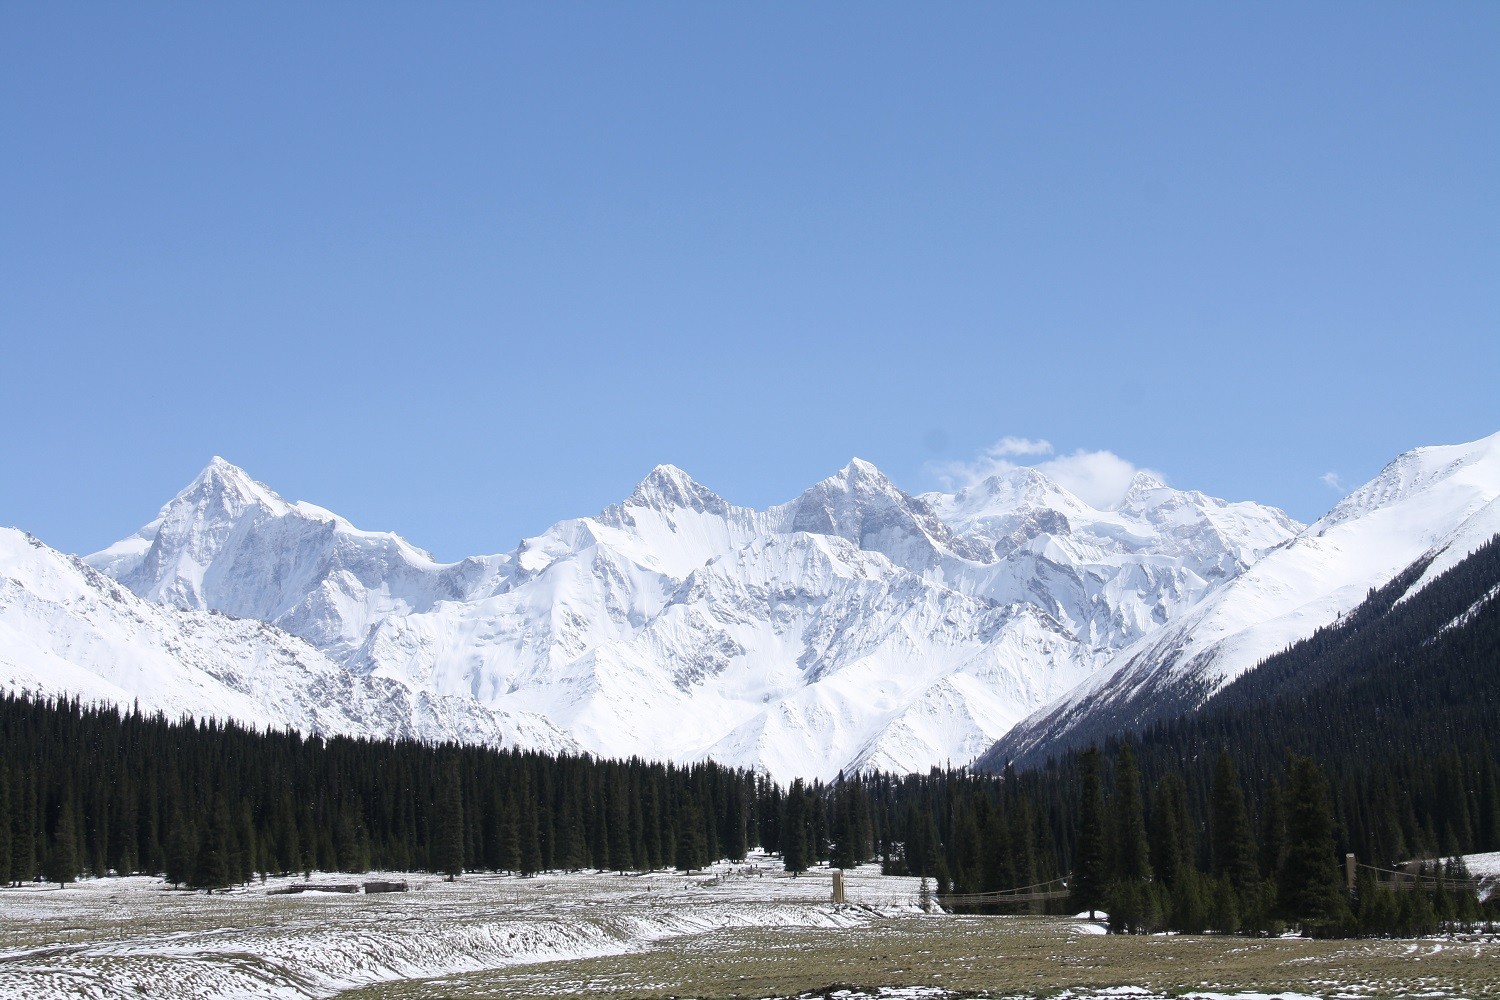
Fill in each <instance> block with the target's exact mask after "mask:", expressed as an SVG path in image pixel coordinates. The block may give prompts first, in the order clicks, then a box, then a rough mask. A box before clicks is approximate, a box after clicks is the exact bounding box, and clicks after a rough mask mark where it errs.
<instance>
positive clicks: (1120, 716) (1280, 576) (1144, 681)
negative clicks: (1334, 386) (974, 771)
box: [987, 434, 1500, 764]
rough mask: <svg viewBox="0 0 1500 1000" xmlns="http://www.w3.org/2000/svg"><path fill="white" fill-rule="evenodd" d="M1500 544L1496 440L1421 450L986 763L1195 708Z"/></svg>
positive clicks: (1033, 755) (1027, 725) (1049, 710)
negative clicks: (1402, 581)
mask: <svg viewBox="0 0 1500 1000" xmlns="http://www.w3.org/2000/svg"><path fill="white" fill-rule="evenodd" d="M1496 533H1500V434H1496V435H1493V436H1491V437H1488V438H1485V439H1483V440H1481V441H1476V442H1474V443H1472V444H1465V445H1453V446H1444V447H1433V448H1419V449H1417V450H1415V451H1411V452H1407V453H1406V454H1404V455H1402V456H1400V457H1399V458H1397V459H1396V460H1395V461H1394V462H1392V463H1391V464H1390V465H1388V466H1387V467H1386V468H1385V470H1384V471H1382V472H1381V473H1380V475H1378V476H1376V477H1375V478H1374V479H1372V480H1371V481H1370V482H1369V483H1366V484H1365V485H1364V486H1362V487H1360V488H1359V489H1358V490H1355V491H1354V492H1353V493H1352V494H1350V495H1349V496H1348V497H1347V498H1345V499H1344V500H1343V501H1342V502H1340V503H1339V504H1338V505H1337V506H1336V507H1334V508H1333V510H1331V511H1329V513H1328V514H1327V515H1326V516H1324V517H1323V518H1322V519H1320V520H1319V521H1317V522H1316V523H1314V524H1312V525H1310V526H1308V527H1307V528H1306V529H1305V530H1304V531H1302V532H1301V533H1300V534H1299V535H1297V537H1296V538H1295V539H1293V540H1292V541H1291V542H1289V543H1288V544H1286V545H1284V546H1282V547H1280V548H1278V549H1276V550H1275V551H1273V552H1271V553H1270V554H1268V555H1267V556H1266V557H1265V558H1264V559H1261V560H1260V561H1259V562H1257V563H1255V564H1254V565H1253V566H1252V567H1251V568H1250V569H1248V570H1247V571H1245V572H1244V573H1242V574H1240V575H1239V576H1238V577H1237V578H1236V579H1235V580H1234V581H1233V582H1231V583H1229V584H1228V585H1227V586H1225V587H1223V588H1221V589H1219V590H1218V591H1217V592H1215V593H1213V594H1211V595H1210V596H1208V597H1207V598H1206V599H1205V600H1203V601H1202V602H1201V603H1200V604H1199V605H1198V606H1196V607H1194V608H1192V609H1191V610H1189V611H1187V612H1186V613H1185V614H1183V615H1181V616H1180V617H1179V618H1178V619H1177V620H1176V621H1175V622H1173V623H1172V624H1171V625H1169V626H1168V627H1166V628H1164V629H1161V630H1159V631H1157V632H1155V633H1154V634H1151V635H1148V636H1146V637H1144V638H1142V639H1140V640H1137V641H1136V642H1135V643H1133V644H1132V645H1130V646H1128V647H1126V648H1125V649H1124V650H1123V651H1122V652H1121V653H1120V654H1119V655H1118V656H1117V657H1116V659H1115V661H1114V663H1113V664H1112V665H1111V666H1110V668H1109V669H1106V670H1103V671H1100V672H1099V673H1097V674H1095V675H1094V676H1092V677H1091V678H1089V679H1088V680H1087V681H1086V682H1085V683H1083V684H1082V685H1080V687H1079V688H1078V689H1076V690H1075V691H1072V692H1070V693H1069V694H1068V695H1066V696H1064V697H1063V698H1061V699H1059V701H1058V702H1056V703H1054V704H1053V705H1050V706H1047V707H1046V708H1044V709H1042V710H1041V711H1039V712H1037V713H1036V714H1034V715H1033V716H1032V717H1030V718H1028V719H1027V720H1026V721H1025V722H1024V723H1023V724H1021V725H1019V726H1017V727H1016V728H1015V729H1014V730H1013V731H1012V732H1011V733H1010V734H1008V735H1007V736H1006V737H1005V738H1004V739H1003V740H1002V741H1001V742H1000V744H999V746H997V747H996V749H995V751H994V753H993V754H991V755H990V756H989V757H988V758H987V759H988V761H989V762H990V763H994V764H1003V763H1004V762H1005V761H1007V760H1018V761H1025V760H1028V759H1030V760H1035V759H1038V758H1039V757H1042V756H1045V755H1046V754H1047V753H1050V752H1052V751H1054V750H1055V749H1057V748H1058V747H1060V746H1062V745H1063V744H1064V743H1074V742H1080V741H1087V740H1090V739H1098V738H1102V737H1103V736H1104V735H1106V734H1113V733H1116V732H1118V731H1120V730H1122V729H1124V728H1126V727H1130V726H1137V725H1140V724H1141V723H1143V722H1146V721H1149V720H1150V719H1152V718H1160V717H1163V716H1165V715H1167V714H1171V713H1175V712H1177V711H1181V710H1183V709H1188V708H1192V707H1194V706H1195V705H1197V704H1200V703H1201V702H1202V701H1203V700H1204V699H1205V698H1207V696H1208V695H1209V694H1211V693H1212V692H1213V691H1215V690H1217V689H1218V688H1219V687H1221V686H1223V685H1224V684H1225V683H1227V682H1228V681H1230V680H1232V679H1234V678H1235V677H1237V676H1239V675H1240V674H1242V673H1244V672H1245V671H1246V670H1249V669H1251V668H1252V667H1254V666H1255V665H1256V664H1258V663H1260V662H1261V661H1262V660H1264V659H1265V658H1266V657H1268V656H1270V655H1271V654H1273V653H1276V652H1278V651H1280V650H1282V649H1284V648H1286V647H1287V646H1288V645H1290V644H1292V643H1293V642H1295V641H1297V640H1299V639H1303V638H1306V637H1307V636H1310V635H1311V634H1312V633H1313V632H1314V631H1316V630H1317V629H1318V628H1320V627H1322V626H1324V625H1327V624H1330V623H1331V622H1333V621H1335V620H1336V619H1337V618H1338V617H1339V616H1340V615H1343V614H1345V613H1347V612H1349V611H1350V610H1352V609H1353V608H1354V607H1356V606H1357V605H1358V604H1359V603H1360V602H1361V601H1363V600H1364V599H1365V597H1366V596H1367V594H1368V593H1369V591H1370V590H1371V589H1373V588H1376V587H1380V586H1383V585H1385V584H1386V583H1389V582H1390V581H1391V580H1392V579H1393V578H1394V577H1395V576H1396V575H1397V574H1398V573H1399V572H1400V571H1402V570H1404V569H1406V568H1407V567H1408V566H1410V565H1411V564H1412V563H1413V562H1415V561H1416V560H1418V559H1419V558H1424V557H1427V556H1433V557H1434V558H1433V562H1432V564H1431V565H1430V566H1429V567H1428V569H1427V571H1426V573H1425V574H1424V575H1423V576H1422V577H1421V579H1419V580H1418V582H1417V583H1416V584H1415V585H1414V588H1413V592H1415V591H1416V590H1420V589H1421V588H1422V587H1424V586H1426V584H1427V582H1428V581H1430V580H1432V579H1434V578H1435V577H1436V576H1437V575H1438V574H1440V573H1442V572H1443V571H1444V570H1447V569H1449V568H1451V567H1452V566H1453V565H1454V564H1456V563H1457V562H1458V561H1460V560H1461V559H1463V558H1464V557H1465V556H1466V555H1468V554H1469V553H1471V552H1473V551H1474V550H1475V549H1476V548H1478V547H1479V546H1480V545H1482V544H1484V543H1485V542H1487V541H1489V540H1490V539H1491V538H1492V537H1494V536H1495V534H1496Z"/></svg>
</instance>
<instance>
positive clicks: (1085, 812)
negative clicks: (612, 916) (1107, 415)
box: [0, 542, 1500, 933]
mask: <svg viewBox="0 0 1500 1000" xmlns="http://www.w3.org/2000/svg"><path fill="white" fill-rule="evenodd" d="M1426 568H1427V566H1426V564H1425V563H1419V564H1417V565H1416V566H1413V567H1412V568H1411V569H1409V570H1408V571H1407V572H1406V573H1405V574H1403V575H1402V576H1400V577H1398V578H1397V579H1396V580H1395V581H1393V582H1392V584H1391V585H1389V586H1388V587H1385V588H1381V589H1379V590H1377V591H1374V592H1372V593H1371V594H1370V595H1369V598H1368V600H1367V601H1366V602H1365V603H1364V604H1363V605H1361V607H1360V608H1358V609H1356V610H1355V611H1354V612H1352V613H1351V614H1350V615H1347V616H1345V618H1344V619H1343V620H1341V621H1340V622H1338V623H1336V624H1335V625H1333V626H1330V627H1329V628H1327V629H1323V630H1320V631H1319V632H1318V633H1317V634H1315V635H1314V636H1313V637H1311V638H1310V639H1308V640H1306V641H1305V642H1302V643H1298V644H1296V645H1295V646H1293V647H1292V648H1290V649H1288V650H1287V651H1285V652H1283V653H1281V654H1279V655H1277V656H1275V657H1272V658H1271V659H1270V660H1268V661H1267V662H1266V663H1265V664H1262V665H1261V666H1260V667H1259V668H1258V669H1256V670H1254V671H1251V672H1250V673H1248V674H1246V675H1245V676H1244V677H1242V678H1240V679H1239V680H1238V681H1236V682H1235V683H1233V684H1231V685H1229V686H1228V687H1226V688H1225V689H1224V690H1223V691H1221V692H1219V693H1218V694H1217V695H1215V696H1214V697H1213V698H1211V699H1210V700H1209V701H1208V702H1207V704H1206V705H1205V706H1204V708H1203V709H1202V710H1200V711H1197V712H1194V713H1192V714H1189V715H1185V716H1183V717H1180V718H1178V719H1175V720H1170V721H1164V722H1158V723H1155V724H1153V725H1151V726H1149V727H1147V728H1146V729H1144V730H1142V731H1140V732H1138V733H1135V734H1132V735H1130V736H1128V737H1127V738H1120V739H1111V740H1108V741H1106V742H1105V744H1104V746H1103V747H1102V748H1098V747H1091V748H1089V749H1079V750H1074V751H1071V752H1068V753H1065V754H1062V755H1060V756H1058V757H1055V758H1053V759H1051V760H1049V761H1047V762H1046V764H1045V765H1044V766H1041V767H1036V768H1032V769H1029V770H1026V771H1021V772H1017V771H1016V770H1015V769H1014V768H1011V767H1006V768H1005V769H1004V770H1002V771H1000V772H999V773H973V772H970V771H967V770H959V771H937V770H934V771H932V772H930V773H929V774H926V775H891V774H868V775H848V776H845V775H840V776H839V778H838V780H836V781H834V782H832V783H828V784H824V783H822V782H818V781H803V780H800V779H799V780H796V781H793V782H792V783H791V784H790V786H789V787H786V788H782V787H781V786H780V785H778V784H776V783H775V782H773V781H771V780H769V779H768V778H767V777H765V776H764V775H755V774H751V773H749V772H746V771H743V770H736V769H732V768H726V767H723V766H720V765H717V764H714V763H710V762H704V763H699V764H693V765H688V766H678V765H673V764H661V763H653V762H647V761H643V760H640V759H630V760H602V759H597V758H594V757H592V756H590V755H586V754H585V755H566V754H565V755H559V756H549V755H546V754H541V753H537V752H532V751H520V750H514V749H511V750H500V749H494V748H486V747H475V746H459V745H454V744H439V745H432V744H424V743H419V742H414V741H385V740H367V739H351V738H343V737H338V738H329V739H324V738H320V737H316V736H311V737H308V736H302V735H299V734H297V733H295V732H281V731H265V732H262V731H256V730H253V729H250V728H247V727H243V726H240V725H237V724H234V723H221V722H215V721H194V720H191V719H182V720H169V719H167V718H165V717H163V716H162V715H160V714H156V715H149V714H144V713H142V712H140V711H139V710H130V711H122V710H120V709H116V708H113V707H101V706H84V705H82V704H80V703H79V702H78V701H77V700H66V699H64V700H49V699H45V698H30V697H26V696H21V695H4V696H0V885H4V884H9V883H12V882H15V881H21V880H28V879H32V878H35V877H37V876H38V875H44V876H45V877H46V878H48V879H50V880H53V881H58V882H63V883H66V882H67V881H69V880H70V879H72V878H73V877H74V876H75V875H77V874H78V873H80V872H89V873H94V874H103V873H106V872H109V871H119V872H150V873H162V874H164V875H165V877H166V878H167V879H168V880H169V881H171V882H173V883H175V884H179V885H185V886H193V887H200V888H208V889H213V888H218V887H221V886H225V885H230V884H234V883H237V882H243V881H245V880H247V879H249V878H251V877H253V876H254V875H256V874H262V875H263V874H266V873H289V872H308V871H310V870H312V869H318V870H325V871H351V872H354V871H366V870H369V869H371V868H377V869H386V870H402V871H430V872H442V873H445V874H447V875H449V876H450V877H452V876H456V875H458V874H460V873H462V872H464V871H469V870H489V871H500V872H513V873H515V874H518V875H522V876H525V875H532V874H536V873H538V872H542V871H550V870H577V869H582V868H590V869H599V870H615V871H630V870H652V869H658V868H663V867H676V868H678V869H682V870H692V869H696V868H700V867H702V866H703V865H705V864H707V863H708V862H709V861H711V860H717V859H726V858H727V859H730V860H742V859H744V858H745V857H746V854H747V852H748V851H749V850H750V848H752V847H756V846H759V847H761V848H763V849H765V850H767V851H769V852H772V853H774V854H779V855H780V856H781V859H782V863H783V866H784V867H785V868H786V870H788V871H789V872H792V873H799V872H802V871H806V870H807V869H808V868H809V867H810V866H812V865H815V864H819V863H828V864H832V865H835V866H838V867H845V868H847V867H852V866H855V865H859V864H863V863H865V862H868V861H872V860H878V861H879V863H880V865H881V867H882V870H883V871H886V872H888V873H890V874H908V875H914V876H920V877H923V878H927V879H930V880H931V881H932V883H933V884H934V886H935V888H936V889H937V891H938V892H939V894H940V895H942V896H945V897H948V898H950V899H956V898H960V897H973V896H974V895H976V894H984V893H994V892H997V891H1001V890H1009V889H1015V888H1021V887H1026V886H1035V885H1040V884H1044V883H1052V882H1054V881H1056V880H1059V879H1062V878H1065V877H1066V878H1067V879H1068V883H1069V885H1068V890H1069V899H1068V900H1067V901H1066V902H1067V905H1069V906H1077V907H1079V908H1102V909H1105V910H1107V911H1108V912H1109V914H1110V919H1111V922H1112V925H1113V926H1114V927H1115V929H1117V930H1126V931H1139V930H1152V929H1156V928H1163V927H1165V928H1173V929H1177V930H1183V931H1197V930H1205V929H1212V930H1219V931H1242V932H1246V933H1266V932H1270V931H1273V930H1276V929H1277V928H1279V927H1283V926H1288V925H1296V926H1301V927H1303V928H1304V929H1306V930H1308V931H1310V932H1315V933H1418V932H1424V931H1425V930H1427V929H1430V928H1431V927H1432V926H1435V923H1436V922H1442V921H1453V920H1459V921H1462V920H1469V919H1472V918H1473V917H1474V916H1475V914H1476V912H1477V911H1476V905H1477V904H1476V902H1475V900H1474V899H1473V897H1472V893H1471V892H1468V891H1467V883H1466V882H1465V880H1464V873H1463V872H1462V871H1461V869H1459V868H1457V867H1455V866H1454V865H1452V864H1451V863H1442V864H1437V863H1436V862H1434V865H1433V867H1432V868H1431V869H1430V870H1429V872H1428V876H1427V878H1425V879H1423V880H1421V883H1422V889H1421V890H1420V891H1415V892H1407V891H1403V892H1392V891H1390V890H1388V889H1385V888H1383V887H1381V886H1380V885H1379V884H1378V883H1377V882H1376V881H1375V880H1374V879H1373V877H1371V875H1370V873H1369V872H1368V871H1365V873H1364V874H1363V875H1362V876H1361V878H1360V880H1359V884H1358V885H1357V887H1356V891H1355V892H1354V893H1353V894H1352V895H1351V894H1350V893H1349V892H1348V891H1347V890H1346V887H1345V886H1344V884H1343V881H1342V874H1341V865H1340V859H1341V858H1342V857H1343V855H1344V854H1345V853H1346V852H1352V853H1355V854H1356V855H1358V857H1359V858H1360V859H1361V861H1364V862H1367V863H1368V864H1371V865H1375V866H1377V867H1384V868H1389V867H1393V866H1394V865H1395V864H1396V863H1397V862H1401V861H1404V860H1406V859H1409V858H1413V857H1425V858H1429V859H1438V858H1451V857H1453V856H1456V855H1461V854H1466V853H1476V852H1480V851H1493V850H1500V761H1497V757H1496V754H1495V752H1494V749H1493V747H1492V745H1491V744H1490V742H1489V737H1488V734H1489V733H1490V732H1494V731H1496V729H1497V723H1500V669H1497V665H1500V601H1497V600H1491V599H1490V598H1491V597H1493V594H1494V592H1495V588H1496V584H1497V582H1500V542H1492V543H1490V544H1489V545H1487V546H1485V547H1484V548H1482V549H1481V550H1479V551H1478V552H1476V553H1475V554H1474V555H1473V556H1471V557H1470V558H1469V559H1467V560H1465V561H1463V562H1462V563H1460V564H1459V566H1457V567H1455V568H1454V569H1453V570H1450V571H1449V572H1448V573H1445V574H1444V575H1443V576H1442V577H1440V578H1439V579H1438V580H1437V581H1435V582H1433V583H1432V584H1430V585H1429V586H1427V587H1426V588H1425V589H1424V590H1422V591H1421V592H1420V593H1419V594H1418V595H1417V596H1416V597H1415V598H1412V599H1408V600H1403V599H1402V598H1403V597H1404V596H1405V595H1406V593H1407V590H1408V589H1409V588H1410V586H1411V584H1412V583H1413V582H1414V581H1415V580H1416V579H1417V578H1418V577H1419V576H1421V575H1422V574H1423V573H1425V571H1426ZM959 905H966V906H979V907H981V908H985V909H997V908H1000V907H1001V906H1002V904H1001V903H999V902H994V903H985V902H978V903H974V902H968V903H963V904H959ZM1025 905H1027V906H1030V907H1035V906H1037V905H1039V904H1037V903H1036V902H1034V901H1032V902H1028V903H1027V904H1025Z"/></svg>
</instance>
